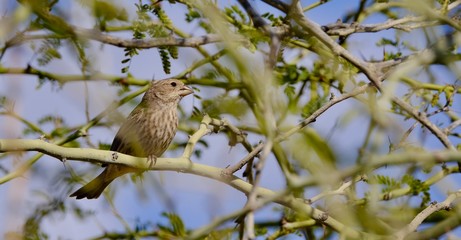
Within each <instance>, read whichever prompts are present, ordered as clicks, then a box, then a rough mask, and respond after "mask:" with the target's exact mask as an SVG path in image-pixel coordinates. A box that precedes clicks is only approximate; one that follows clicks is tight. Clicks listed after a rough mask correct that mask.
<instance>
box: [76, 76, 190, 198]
mask: <svg viewBox="0 0 461 240" xmlns="http://www.w3.org/2000/svg"><path fill="white" fill-rule="evenodd" d="M192 92H193V91H192V89H191V88H189V87H187V86H185V85H184V84H183V83H182V82H181V81H179V80H177V79H168V80H162V81H156V82H153V83H152V86H151V87H150V88H149V89H148V90H147V92H146V93H145V94H144V96H143V98H142V100H141V103H139V105H138V106H137V107H136V108H135V109H134V110H133V111H132V112H131V113H130V114H129V115H128V117H127V119H126V121H125V122H124V123H123V124H122V126H121V127H120V129H119V131H118V132H117V134H116V135H115V138H114V141H113V142H112V145H111V148H110V150H111V151H116V152H119V153H124V154H129V155H132V156H136V157H154V158H155V157H160V156H161V155H162V154H163V153H164V152H165V151H166V149H167V148H168V146H169V145H170V143H171V141H172V140H173V137H174V136H175V134H176V129H177V127H178V115H177V107H178V103H179V101H180V100H181V99H182V98H183V97H184V96H187V95H189V94H191V93H192ZM136 171H139V170H138V169H134V168H130V167H126V166H121V165H115V164H111V165H108V166H107V167H106V169H105V170H104V171H103V172H102V173H101V174H100V175H99V176H98V177H96V178H95V179H93V180H92V181H91V182H89V183H88V184H86V185H85V186H83V187H82V188H80V189H79V190H77V191H76V192H74V193H72V194H71V195H70V196H71V197H76V198H77V199H81V198H88V199H93V198H98V197H99V196H100V195H101V193H102V192H103V190H104V189H105V188H106V187H107V186H108V185H109V184H110V183H111V182H112V181H113V180H114V179H115V178H117V177H119V176H121V175H123V174H126V173H130V172H136Z"/></svg>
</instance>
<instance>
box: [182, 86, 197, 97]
mask: <svg viewBox="0 0 461 240" xmlns="http://www.w3.org/2000/svg"><path fill="white" fill-rule="evenodd" d="M191 93H194V90H192V88H190V87H188V86H184V87H182V88H181V89H179V96H181V97H184V96H187V95H189V94H191Z"/></svg>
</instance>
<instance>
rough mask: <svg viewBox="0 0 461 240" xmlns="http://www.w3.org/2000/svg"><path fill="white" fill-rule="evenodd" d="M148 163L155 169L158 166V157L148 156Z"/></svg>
mask: <svg viewBox="0 0 461 240" xmlns="http://www.w3.org/2000/svg"><path fill="white" fill-rule="evenodd" d="M147 162H148V163H149V167H153V166H155V164H157V157H156V156H155V155H149V156H147Z"/></svg>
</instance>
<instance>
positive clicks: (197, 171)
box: [0, 139, 365, 239]
mask: <svg viewBox="0 0 461 240" xmlns="http://www.w3.org/2000/svg"><path fill="white" fill-rule="evenodd" d="M15 151H38V152H41V153H44V154H47V155H49V156H52V157H55V158H57V159H60V160H62V161H67V160H75V161H82V162H98V163H106V164H122V165H126V166H130V167H134V168H139V169H143V170H157V171H175V172H181V173H189V174H194V175H198V176H203V177H206V178H210V179H214V180H217V181H220V182H223V183H225V184H227V185H229V186H231V187H233V188H235V189H237V190H238V191H240V192H242V193H244V194H249V193H250V192H251V191H252V185H251V184H249V183H247V182H245V181H244V180H242V179H240V178H238V177H236V176H234V175H232V176H224V175H223V174H222V172H223V171H224V169H222V168H217V167H212V166H207V165H203V164H199V163H194V162H192V161H190V160H189V159H188V158H185V157H179V158H158V159H157V161H156V164H155V165H153V166H151V165H150V164H149V162H148V161H147V160H146V158H138V157H133V156H130V155H126V154H121V153H117V152H113V151H105V150H98V149H89V148H66V147H61V146H58V145H54V144H51V143H47V142H45V141H42V140H29V139H0V152H15ZM256 192H257V195H258V197H260V198H262V201H261V202H265V201H264V199H270V200H273V201H274V202H276V203H279V204H281V205H284V206H286V207H289V208H291V209H293V210H295V211H300V212H303V213H305V214H307V215H308V216H310V217H311V218H313V219H314V220H316V221H319V222H322V223H324V224H326V225H328V226H330V227H332V228H333V229H335V230H336V231H339V232H341V233H342V234H344V235H345V236H348V237H350V238H356V239H357V238H361V237H362V236H363V235H364V234H365V233H361V232H359V231H356V230H354V229H352V228H348V227H347V226H346V225H344V224H342V223H341V222H339V221H338V220H336V219H334V218H333V217H331V216H328V214H327V213H325V212H323V211H321V210H318V209H316V208H314V207H312V206H310V205H308V204H305V203H304V201H303V200H302V199H295V198H294V197H292V196H289V195H286V194H283V195H281V194H277V193H276V192H274V191H272V190H269V189H267V188H263V187H257V189H256ZM274 197H276V198H274ZM252 210H254V209H252ZM202 234H206V233H204V232H203V233H202ZM200 235H201V234H200ZM197 237H200V236H197Z"/></svg>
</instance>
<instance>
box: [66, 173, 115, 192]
mask: <svg viewBox="0 0 461 240" xmlns="http://www.w3.org/2000/svg"><path fill="white" fill-rule="evenodd" d="M106 174H107V169H106V170H104V171H103V172H102V173H101V174H99V176H97V177H96V178H95V179H93V180H92V181H91V182H89V183H87V184H86V185H85V186H83V187H81V188H80V189H78V190H77V191H75V192H74V193H72V194H71V195H70V197H76V198H77V199H82V198H88V199H96V198H98V197H99V196H100V195H101V193H102V192H103V191H104V189H106V187H107V185H109V184H110V183H111V182H112V180H114V178H107V177H106Z"/></svg>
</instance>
